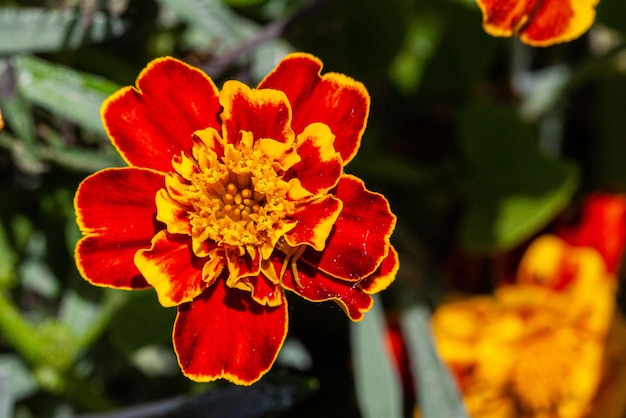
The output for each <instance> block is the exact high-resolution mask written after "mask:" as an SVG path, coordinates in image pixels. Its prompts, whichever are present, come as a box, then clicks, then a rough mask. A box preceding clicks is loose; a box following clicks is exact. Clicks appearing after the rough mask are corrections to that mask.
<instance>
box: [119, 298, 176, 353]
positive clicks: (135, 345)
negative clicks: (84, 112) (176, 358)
mask: <svg viewBox="0 0 626 418" xmlns="http://www.w3.org/2000/svg"><path fill="white" fill-rule="evenodd" d="M175 316H176V309H174V308H164V307H163V306H161V305H160V304H159V302H158V300H157V297H156V294H155V293H154V292H153V291H150V290H146V291H143V292H133V293H131V294H130V295H129V298H128V301H127V302H126V304H125V305H124V306H122V307H121V308H120V309H119V310H118V311H117V312H116V314H115V316H114V318H113V321H112V322H111V326H110V332H111V339H112V341H113V343H114V344H115V346H116V347H117V348H119V349H120V350H121V351H123V352H125V353H129V354H130V353H132V352H133V351H135V350H138V349H140V348H142V347H145V346H148V345H153V344H160V343H164V342H167V341H169V340H170V339H171V336H172V327H173V325H174V318H175Z"/></svg>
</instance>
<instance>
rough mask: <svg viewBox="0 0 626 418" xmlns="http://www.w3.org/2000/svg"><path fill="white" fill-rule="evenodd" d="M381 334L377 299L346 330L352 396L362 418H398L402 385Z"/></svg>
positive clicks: (382, 320) (380, 312)
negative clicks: (350, 350)
mask: <svg viewBox="0 0 626 418" xmlns="http://www.w3.org/2000/svg"><path fill="white" fill-rule="evenodd" d="M385 330H386V325H385V317H384V313H383V310H382V308H381V307H380V299H378V298H377V299H376V301H375V302H374V307H373V308H372V309H371V310H370V311H369V312H368V313H367V315H365V318H364V319H363V320H362V321H361V322H358V323H353V324H351V327H350V331H351V332H350V334H351V342H352V361H353V363H354V374H355V385H356V393H357V399H358V401H359V406H360V407H361V413H362V415H363V417H364V418H379V417H385V418H400V417H402V408H403V406H402V383H401V380H400V376H399V374H398V373H397V371H396V369H395V367H394V365H393V364H392V363H391V357H390V356H391V353H390V351H389V350H388V349H387V348H386V346H385V343H386V335H385Z"/></svg>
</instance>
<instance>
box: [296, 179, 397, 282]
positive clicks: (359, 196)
mask: <svg viewBox="0 0 626 418" xmlns="http://www.w3.org/2000/svg"><path fill="white" fill-rule="evenodd" d="M335 194H336V196H337V197H338V198H339V199H341V201H342V202H343V209H342V210H341V213H340V214H339V217H338V218H337V222H335V226H334V229H333V231H332V232H331V234H330V237H329V238H328V241H326V247H325V248H324V250H323V251H321V252H317V251H313V250H310V249H307V251H305V253H304V254H303V255H302V260H303V261H306V262H307V263H309V264H311V265H313V266H317V267H318V268H319V269H321V270H323V271H324V272H326V273H328V274H330V275H331V276H334V277H338V278H340V279H344V280H352V281H357V280H361V279H363V278H365V277H367V276H369V275H370V274H372V273H374V272H375V271H376V269H378V267H379V265H380V263H381V262H382V260H383V259H384V258H385V257H386V256H387V253H388V252H389V237H390V236H391V232H392V231H393V228H394V226H395V223H396V217H395V216H394V215H393V214H392V213H391V210H390V208H389V203H388V202H387V200H386V199H385V198H384V197H383V196H382V195H380V194H378V193H373V192H370V191H369V190H366V189H365V185H364V184H363V181H361V180H360V179H358V178H356V177H353V176H348V175H345V176H343V177H342V178H341V180H340V181H339V185H338V186H337V189H336V192H335Z"/></svg>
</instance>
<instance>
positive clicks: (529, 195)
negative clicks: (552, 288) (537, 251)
mask: <svg viewBox="0 0 626 418" xmlns="http://www.w3.org/2000/svg"><path fill="white" fill-rule="evenodd" d="M460 128H461V141H462V146H463V150H464V153H465V157H466V159H467V163H468V165H469V170H470V176H471V177H470V180H469V185H468V186H469V187H468V190H467V192H468V196H467V199H468V201H467V210H466V214H465V218H464V219H463V224H462V229H461V241H462V243H463V245H464V246H465V247H466V248H467V249H469V250H471V251H476V252H490V251H496V250H504V249H508V248H511V247H513V246H515V245H517V244H519V243H521V242H522V241H523V240H525V239H527V238H528V237H530V236H531V235H532V234H534V233H536V232H538V231H539V230H540V229H541V228H543V227H544V226H545V225H546V224H547V223H548V222H550V221H551V220H552V219H554V217H555V216H556V215H557V214H558V213H559V211H561V210H562V209H563V208H564V207H565V206H566V205H567V204H568V203H569V202H570V200H571V198H572V195H573V194H574V192H575V190H576V187H577V184H578V175H577V170H576V167H575V166H574V165H572V164H570V163H567V162H565V161H562V160H559V159H556V158H552V157H549V156H547V155H545V154H543V153H542V152H541V151H540V150H539V149H538V147H537V145H536V143H535V141H534V139H533V135H532V132H531V130H530V127H529V126H528V125H526V124H525V123H524V122H523V121H522V120H521V119H520V118H519V117H518V115H517V114H516V113H515V112H514V111H513V110H510V109H504V108H501V107H496V106H486V105H485V106H481V105H476V106H471V107H469V108H467V109H465V111H464V112H463V113H462V115H461V122H460Z"/></svg>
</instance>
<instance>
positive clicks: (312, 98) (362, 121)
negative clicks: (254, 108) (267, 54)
mask: <svg viewBox="0 0 626 418" xmlns="http://www.w3.org/2000/svg"><path fill="white" fill-rule="evenodd" d="M321 70H322V62H321V61H320V60H319V59H317V58H315V57H314V56H312V55H309V54H302V53H295V54H289V55H287V56H286V57H285V58H284V59H283V60H282V61H281V62H280V63H278V65H277V66H276V68H275V69H274V70H273V71H272V72H271V73H270V74H268V75H267V77H265V79H264V80H263V81H261V83H260V84H259V88H263V89H276V90H281V91H283V92H285V94H286V95H287V97H288V98H289V102H290V103H291V109H292V110H293V123H292V127H293V129H294V131H295V132H296V134H299V133H301V132H303V131H304V129H305V128H306V127H307V126H308V125H310V124H311V123H314V122H322V123H324V124H326V125H328V127H329V128H330V130H331V131H332V133H333V134H334V135H335V137H336V138H335V149H336V150H337V151H339V153H340V154H341V157H342V158H343V161H344V163H346V164H347V163H348V162H349V161H350V160H351V159H352V158H353V157H354V155H355V154H356V151H357V149H358V148H359V144H360V142H361V135H363V131H364V130H365V125H366V122H367V116H368V113H369V106H370V98H369V94H368V93H367V90H366V89H365V86H363V84H361V83H359V82H358V81H355V80H353V79H351V78H350V77H347V76H345V75H343V74H337V73H327V74H325V75H323V76H322V75H321Z"/></svg>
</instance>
